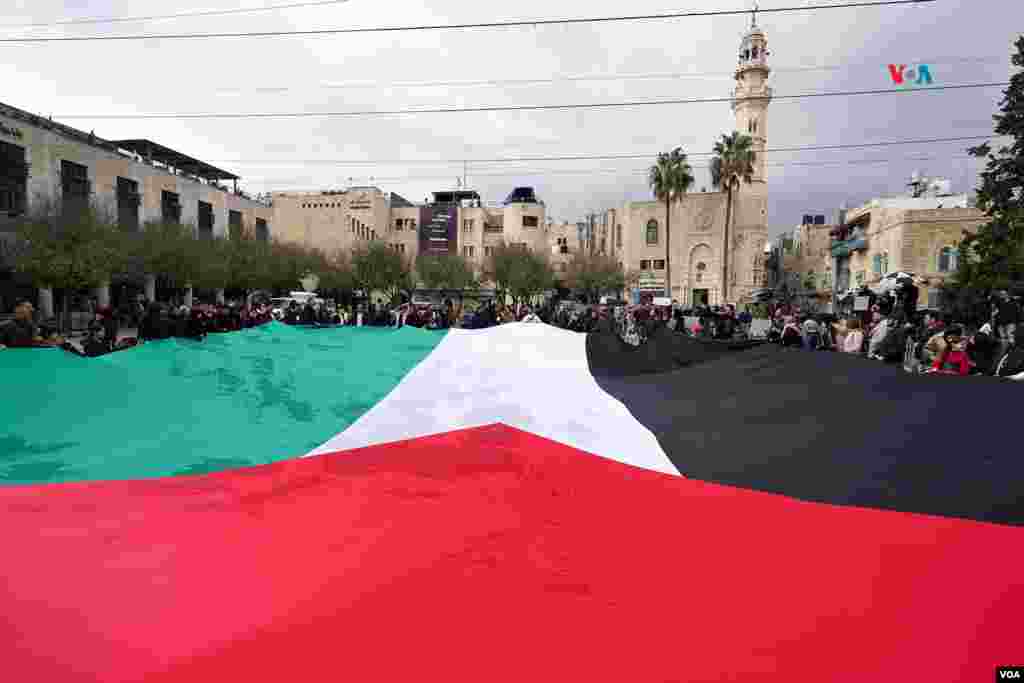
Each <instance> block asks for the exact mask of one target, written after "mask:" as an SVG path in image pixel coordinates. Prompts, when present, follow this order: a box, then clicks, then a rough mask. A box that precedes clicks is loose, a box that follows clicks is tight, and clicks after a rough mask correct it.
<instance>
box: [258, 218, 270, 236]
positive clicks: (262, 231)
mask: <svg viewBox="0 0 1024 683" xmlns="http://www.w3.org/2000/svg"><path fill="white" fill-rule="evenodd" d="M256 239H258V240H259V241H260V242H268V241H270V227H269V226H268V225H267V221H266V219H265V218H257V219H256Z"/></svg>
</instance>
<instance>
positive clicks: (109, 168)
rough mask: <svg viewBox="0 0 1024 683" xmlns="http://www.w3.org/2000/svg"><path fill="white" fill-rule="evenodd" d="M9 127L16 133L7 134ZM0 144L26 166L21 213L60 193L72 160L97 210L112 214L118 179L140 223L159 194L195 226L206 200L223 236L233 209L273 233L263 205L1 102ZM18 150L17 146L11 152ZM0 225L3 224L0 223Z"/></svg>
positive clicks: (158, 206) (158, 209)
mask: <svg viewBox="0 0 1024 683" xmlns="http://www.w3.org/2000/svg"><path fill="white" fill-rule="evenodd" d="M7 131H14V132H15V134H13V135H11V134H7ZM0 142H3V143H5V144H6V149H8V150H10V149H12V148H20V151H21V153H23V154H24V161H25V163H26V164H27V167H28V175H27V177H26V179H25V185H24V189H23V192H24V194H23V196H22V197H21V198H20V201H21V202H22V206H21V212H20V213H23V212H26V211H27V212H31V211H33V210H34V209H37V208H42V207H45V206H47V205H50V206H53V205H56V204H57V203H59V202H60V201H61V199H62V196H63V191H64V190H63V188H64V185H63V179H62V178H61V168H62V162H71V163H73V164H76V165H78V166H80V167H84V169H85V174H86V175H85V177H84V179H85V180H87V181H88V185H87V186H86V187H87V192H88V194H89V199H90V200H91V201H92V203H93V204H94V205H95V206H97V208H99V209H100V210H103V211H106V212H107V213H109V214H110V215H112V216H117V215H118V212H117V187H118V178H122V179H125V180H129V181H132V182H134V183H135V184H136V187H137V190H136V193H137V194H138V195H139V204H138V207H139V210H138V220H139V223H140V224H141V223H145V222H146V221H150V220H160V219H161V218H162V214H163V203H162V198H163V192H165V191H166V192H171V193H174V194H175V195H177V196H178V199H179V202H180V205H181V218H180V220H181V221H182V222H183V223H186V224H197V223H198V218H199V216H198V213H199V203H200V202H203V203H204V204H209V205H210V206H211V207H212V212H213V233H214V234H215V235H224V234H226V232H227V226H228V224H229V220H230V213H229V212H232V211H235V212H238V213H240V214H241V216H242V220H243V221H244V222H245V223H246V224H247V225H249V226H250V227H252V226H255V224H256V221H257V219H259V220H261V221H265V224H266V227H267V230H268V231H269V232H271V233H272V227H271V226H272V225H273V221H272V216H271V211H270V208H269V207H268V206H267V204H266V203H264V202H261V201H256V200H254V199H250V198H248V197H245V196H242V195H239V194H236V193H234V192H231V191H230V190H227V189H225V188H222V187H218V186H216V185H213V184H210V183H208V182H204V181H202V180H200V179H197V178H195V177H190V176H188V175H185V174H184V173H182V172H177V173H175V172H172V171H171V170H170V169H168V168H165V167H162V166H160V165H157V164H153V163H147V162H145V161H143V160H140V159H139V158H138V157H136V156H134V155H132V154H128V153H126V152H123V151H118V148H117V146H116V145H114V144H113V143H111V142H108V141H105V140H101V139H99V138H96V137H95V136H93V135H91V134H88V133H85V132H83V131H79V130H75V129H73V128H70V127H68V126H64V125H61V124H56V123H53V122H52V121H50V120H48V119H43V118H41V117H37V116H34V115H32V114H29V113H28V112H24V111H22V110H19V109H15V108H13V107H10V106H7V105H2V104H0ZM15 151H17V150H15ZM0 163H2V162H0ZM18 213H19V212H18V211H9V210H7V207H6V206H5V207H4V213H3V217H2V218H0V221H4V220H6V221H7V222H9V221H10V220H11V219H12V218H15V217H16V216H15V215H13V214H18ZM0 229H2V224H0Z"/></svg>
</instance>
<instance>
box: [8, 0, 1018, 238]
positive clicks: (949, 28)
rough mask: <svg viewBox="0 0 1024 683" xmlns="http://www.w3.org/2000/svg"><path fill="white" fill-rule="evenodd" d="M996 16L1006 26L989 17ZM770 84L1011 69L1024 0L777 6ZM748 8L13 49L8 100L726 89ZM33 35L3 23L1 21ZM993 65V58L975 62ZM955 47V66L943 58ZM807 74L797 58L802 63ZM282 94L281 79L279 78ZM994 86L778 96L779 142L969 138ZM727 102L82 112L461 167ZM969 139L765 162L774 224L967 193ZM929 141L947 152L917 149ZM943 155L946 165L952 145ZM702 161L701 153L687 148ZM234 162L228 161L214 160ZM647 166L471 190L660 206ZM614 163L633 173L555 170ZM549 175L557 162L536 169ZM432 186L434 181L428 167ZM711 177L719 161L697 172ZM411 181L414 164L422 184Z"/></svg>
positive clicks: (253, 149) (611, 7)
mask: <svg viewBox="0 0 1024 683" xmlns="http://www.w3.org/2000/svg"><path fill="white" fill-rule="evenodd" d="M183 2H184V4H181V3H179V4H178V5H175V10H176V11H189V10H200V9H213V8H218V9H219V8H226V7H243V6H252V5H253V4H254V3H253V2H252V0H215V1H214V0H183ZM737 5H742V3H737V2H735V0H728V1H726V0H720V1H716V0H702V2H701V4H700V7H699V8H700V9H716V8H718V9H733V8H735V7H736V6H737ZM666 9H668V8H666V7H665V6H664V5H663V4H660V3H657V2H650V1H646V2H641V3H639V4H637V3H633V4H630V5H628V6H626V7H624V6H623V5H622V4H621V3H613V2H611V1H610V0H593V1H591V2H586V3H584V2H579V1H575V0H574V1H570V2H564V3H560V4H558V5H557V6H554V5H552V4H551V3H543V2H540V1H539V0H522V2H520V3H517V4H516V5H506V6H495V5H493V4H483V5H482V4H480V3H471V2H466V1H465V0H433V1H432V2H431V3H430V7H425V6H423V4H422V3H418V2H414V1H413V0H394V1H393V2H388V3H371V2H366V0H352V2H350V3H346V4H344V5H339V6H331V7H322V8H310V9H301V10H290V11H285V12H271V13H257V14H251V15H237V16H233V17H208V18H203V19H188V20H175V21H162V22H157V23H153V24H146V23H141V24H113V25H78V26H65V27H50V28H37V29H30V31H31V32H32V34H33V35H90V34H95V33H129V32H141V31H161V32H163V31H174V32H178V31H183V32H188V31H200V32H209V31H243V30H251V31H259V30H280V29H289V28H294V29H318V28H330V27H342V26H375V25H377V26H380V25H397V24H415V23H446V22H472V21H493V20H496V19H523V18H559V17H582V16H600V15H615V14H622V13H624V12H630V13H644V12H661V11H666ZM161 13H167V9H166V5H165V3H163V2H160V1H159V0H133V1H129V0H111V1H104V2H100V1H99V0H76V2H75V3H74V4H70V3H68V2H65V1H64V0H33V1H32V2H28V1H27V0H18V1H17V2H15V3H14V9H12V10H10V11H9V13H8V14H9V15H11V16H9V17H8V18H7V19H6V20H5V21H6V22H7V23H19V22H25V21H44V20H47V19H67V18H72V17H97V16H137V15H145V14H161ZM994 18H995V19H994ZM759 23H760V24H761V25H762V27H763V28H764V30H765V31H766V33H767V36H768V39H769V47H770V49H771V50H772V53H773V54H772V58H771V59H772V63H773V65H774V66H776V67H779V68H778V70H777V71H776V72H775V73H774V74H773V76H772V87H773V88H774V89H775V92H776V93H777V94H784V93H794V92H813V91H830V90H849V89H866V88H886V87H889V84H888V82H887V79H888V72H887V68H886V65H887V64H888V63H913V62H917V61H927V60H929V59H931V60H935V62H936V63H935V64H934V66H933V74H934V76H935V79H936V83H937V84H942V83H967V82H982V81H1000V80H1007V78H1008V76H1009V75H1010V73H1011V72H1010V69H1011V67H1010V63H1009V54H1010V51H1011V44H1012V41H1013V39H1014V38H1015V33H1014V31H1013V30H1012V29H1013V28H1014V27H1018V28H1019V27H1020V26H1024V4H1022V3H1019V2H1017V1H1016V0H994V1H993V2H988V3H986V4H985V9H984V11H978V7H977V6H975V4H974V3H969V2H967V0H951V1H947V2H941V3H927V4H924V5H919V6H910V7H905V8H892V7H890V8H861V9H844V10H829V11H818V12H803V13H789V14H763V15H761V18H760V20H759ZM748 26H749V18H747V17H719V18H701V19H681V20H674V21H662V22H637V23H630V24H599V25H575V26H567V27H539V28H527V29H504V30H497V31H437V32H418V33H384V34H370V35H342V36H332V37H324V38H308V39H306V38H273V39H271V38H268V39H253V40H234V39H229V40H208V41H207V40H203V41H146V42H141V43H135V42H108V43H70V44H44V45H0V82H2V83H4V89H3V90H4V93H3V95H2V97H3V99H4V101H6V102H9V103H10V104H12V105H14V106H18V107H21V108H23V109H28V110H30V111H35V112H39V113H43V114H51V113H52V114H54V115H55V117H56V118H59V117H60V115H61V114H83V113H85V114H88V113H121V114H131V113H140V112H146V113H148V112H216V111H252V112H274V111H277V112H284V111H345V110H352V109H398V108H418V107H437V106H481V105H513V104H551V103H571V102H605V101H623V100H646V99H668V98H695V97H721V96H727V95H728V94H730V93H731V91H732V87H733V84H734V83H733V81H732V79H731V77H730V73H731V70H732V69H733V67H734V66H735V63H736V52H737V49H738V46H739V41H740V38H741V36H742V35H743V33H744V31H745V30H746V29H747V27H748ZM26 31H29V30H28V29H11V28H3V27H2V26H0V35H25V34H26ZM978 58H988V59H981V60H979V59H978ZM943 59H945V62H944V63H943V62H942V60H943ZM811 67H815V68H817V70H807V69H809V68H811ZM796 68H803V69H804V70H803V71H800V70H794V69H796ZM615 73H629V74H665V73H686V74H692V75H691V76H690V77H687V78H676V79H653V78H649V79H632V80H619V81H615V80H596V81H564V80H563V81H559V82H556V83H549V84H542V85H513V86H507V87H501V86H483V85H481V86H472V87H450V86H436V87H431V88H409V87H388V86H389V84H393V83H409V82H438V81H467V80H502V79H534V78H558V77H565V76H580V75H587V74H591V75H594V74H597V75H600V74H615ZM353 82H358V83H379V84H381V87H379V88H321V87H318V86H319V85H320V84H324V83H328V84H330V83H334V84H345V83H353ZM281 88H286V89H287V90H284V91H282V90H280V89H281ZM999 99H1000V93H999V91H998V90H984V91H981V90H972V91H959V92H956V91H950V92H944V93H928V94H916V95H915V94H901V95H887V96H863V97H849V98H818V99H811V100H795V101H781V100H779V101H776V102H774V103H773V104H772V105H771V107H770V109H769V122H768V125H769V147H773V146H774V147H781V146H786V147H789V146H804V145H831V144H842V143H860V142H867V141H879V140H895V139H908V138H930V137H948V136H953V135H969V134H973V133H975V132H978V133H987V132H989V131H990V130H991V115H992V114H993V113H994V112H995V111H996V108H997V103H998V101H999ZM732 121H733V115H732V112H731V110H730V108H729V106H728V104H727V103H717V104H695V105H671V106H668V105H667V106H659V107H636V108H629V109H608V110H588V111H573V112H566V111H543V112H540V111H538V112H507V113H480V114H444V115H434V114H431V115H420V116H389V117H379V118H376V117H374V118H365V119H355V118H338V119H319V118H314V119H283V120H274V119H269V120H268V119H258V120H239V121H211V120H191V121H167V120H159V121H154V120H143V121H130V120H124V121H89V120H82V121H78V120H76V121H68V123H70V124H71V125H75V126H77V127H79V128H84V129H85V130H92V129H95V130H96V133H97V134H98V135H100V136H102V137H106V138H111V139H119V138H132V137H146V138H152V139H154V140H157V141H159V142H161V143H163V144H165V145H167V146H170V147H172V148H176V149H180V150H181V151H182V152H185V153H187V154H190V155H192V156H195V157H198V158H202V159H208V160H210V161H211V162H214V161H216V160H220V159H236V160H237V159H241V160H267V159H285V160H287V159H292V160H295V159H385V160H394V159H403V158H405V159H456V160H457V159H460V158H492V157H506V156H540V155H577V154H602V153H610V154H616V153H648V152H650V153H651V155H652V158H653V155H654V153H656V152H657V151H659V150H664V149H669V148H671V147H674V146H676V145H682V146H683V147H684V148H685V149H686V150H687V151H689V152H691V153H695V152H706V151H709V150H710V148H711V145H712V143H713V141H714V140H715V139H716V138H717V137H718V136H719V135H721V134H722V133H724V132H728V131H730V130H732V128H733V125H732ZM966 146H967V145H966V144H965V145H960V146H957V145H932V146H924V147H913V148H907V147H895V148H878V149H872V150H850V151H843V152H840V153H836V154H826V153H823V152H822V153H802V154H789V153H787V154H782V153H779V154H774V155H772V156H771V158H770V159H769V162H805V161H815V160H833V159H847V160H858V159H877V158H891V159H892V161H890V162H887V163H885V164H869V165H868V164H865V165H856V164H848V163H838V164H834V165H817V166H796V165H792V166H769V169H768V173H769V182H770V184H771V186H770V195H769V196H770V204H769V220H770V223H769V224H770V228H771V230H772V231H773V232H778V231H779V230H782V229H785V228H788V227H790V226H792V225H793V224H795V223H796V222H797V221H798V220H799V218H800V216H802V215H803V214H805V213H826V214H829V215H834V213H835V210H836V209H837V208H838V206H839V204H841V203H843V202H844V201H846V202H850V203H855V202H856V201H863V200H865V199H869V198H871V196H873V195H874V194H876V193H880V192H884V193H895V192H899V191H902V189H903V184H904V183H905V182H906V181H905V178H906V177H907V176H909V174H910V172H911V171H912V170H914V169H915V168H920V169H921V170H922V171H924V172H925V173H927V174H931V175H947V176H949V177H950V178H951V179H952V180H953V181H954V186H955V187H957V188H958V189H965V188H964V185H965V183H966V184H971V185H973V182H974V180H973V179H974V176H975V174H976V171H977V162H974V161H970V162H967V163H965V162H964V161H963V160H958V159H955V158H954V157H955V156H957V155H960V156H962V155H963V147H966ZM922 154H925V155H930V156H934V157H936V159H935V160H933V161H927V162H922V161H913V160H907V159H904V157H909V156H913V155H922ZM940 157H941V158H940ZM693 161H694V163H695V164H706V161H707V159H706V158H705V157H700V158H694V160H693ZM220 165H223V166H227V167H228V168H235V166H232V165H231V164H220ZM236 166H237V170H238V171H239V172H240V173H241V174H242V175H243V176H244V179H243V185H245V186H247V187H248V188H249V189H251V190H254V191H265V190H269V189H279V187H280V186H281V185H285V184H287V185H288V186H289V187H288V189H296V186H297V185H300V184H301V185H305V186H306V187H308V188H309V189H320V188H323V187H338V186H340V185H343V184H344V183H345V181H346V179H347V178H348V177H350V176H352V177H361V178H367V177H369V176H371V175H372V176H375V177H379V178H383V177H405V178H409V179H407V180H401V181H394V182H386V183H385V182H381V185H382V186H383V187H384V189H385V190H391V191H395V192H398V193H399V194H402V195H403V196H406V197H411V198H419V197H423V196H426V195H427V194H428V193H429V192H431V191H433V190H436V189H442V188H447V187H449V186H453V185H454V182H455V177H456V176H457V175H459V174H461V172H462V164H461V163H457V162H456V163H453V164H440V165H431V166H429V167H424V166H423V165H415V164H408V165H405V166H402V165H397V166H396V165H394V164H389V165H381V166H378V167H368V166H366V165H331V164H316V165H309V166H307V167H305V168H302V167H301V166H300V167H296V166H294V165H292V166H287V165H282V164H280V163H279V164H262V165H261V164H252V163H238V164H236ZM644 166H645V162H644V161H643V160H632V161H624V162H621V163H619V162H604V161H595V162H580V161H571V162H564V163H556V162H547V163H543V164H523V165H514V166H512V168H517V169H520V170H521V171H522V173H521V175H518V176H500V177H499V176H495V175H488V174H496V173H503V172H505V171H507V170H508V169H509V167H510V165H508V164H504V165H503V164H471V165H470V170H469V176H470V182H471V183H472V184H473V185H474V186H475V187H476V188H477V189H478V190H479V191H480V192H481V194H483V195H484V196H485V197H486V198H487V199H491V200H496V199H501V198H503V197H504V196H505V195H506V194H507V193H508V191H509V190H510V188H512V187H514V186H517V185H529V184H532V185H534V186H535V187H536V188H537V190H538V194H540V195H541V197H542V199H544V200H545V201H546V202H547V204H548V207H549V209H550V211H551V213H552V215H554V216H555V217H557V218H561V219H567V220H575V219H577V218H579V217H580V216H582V215H583V214H585V213H587V212H589V211H596V210H601V209H605V208H609V207H612V206H616V205H620V204H621V203H622V202H623V201H625V200H627V199H647V198H648V197H649V190H648V189H647V187H646V185H645V182H644V178H643V175H642V174H641V173H637V171H638V170H639V169H642V168H643V167H644ZM587 168H593V169H608V168H612V169H621V172H620V173H617V174H616V173H604V172H602V173H597V172H595V173H593V174H591V175H588V174H586V173H580V174H569V173H564V172H562V171H586V169H587ZM536 171H546V172H548V173H549V174H540V175H538V174H537V173H536ZM428 174H429V175H437V176H440V177H438V178H429V179H428V178H422V177H419V176H422V175H428ZM697 175H698V182H697V184H696V188H695V189H696V190H697V191H699V188H700V186H702V185H707V184H708V182H707V174H706V171H705V170H703V169H698V171H697ZM414 177H415V178H414Z"/></svg>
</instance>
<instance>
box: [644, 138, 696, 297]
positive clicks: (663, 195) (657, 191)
mask: <svg viewBox="0 0 1024 683" xmlns="http://www.w3.org/2000/svg"><path fill="white" fill-rule="evenodd" d="M647 182H648V184H649V185H650V186H651V191H652V192H653V193H654V197H655V198H656V199H657V200H658V201H663V202H665V289H666V291H667V292H668V296H669V298H671V297H672V260H671V251H670V247H671V235H672V231H671V227H672V226H671V224H670V216H671V212H670V209H671V207H672V200H673V199H679V198H681V197H682V196H683V195H684V194H686V191H687V190H689V189H690V185H692V184H693V169H692V168H690V164H689V163H687V161H686V153H685V152H683V148H682V147H676V148H675V149H674V150H672V151H671V152H662V153H661V154H659V155H658V158H657V159H656V160H655V162H654V165H653V166H651V168H650V170H649V171H648V173H647Z"/></svg>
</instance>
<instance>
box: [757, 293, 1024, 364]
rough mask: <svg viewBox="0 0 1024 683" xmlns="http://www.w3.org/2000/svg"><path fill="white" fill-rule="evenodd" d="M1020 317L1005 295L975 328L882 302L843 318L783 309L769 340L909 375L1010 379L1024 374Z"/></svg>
mask: <svg viewBox="0 0 1024 683" xmlns="http://www.w3.org/2000/svg"><path fill="white" fill-rule="evenodd" d="M1020 318H1021V305H1020V302H1018V301H1016V300H1015V299H1013V298H1012V297H1011V296H1010V295H1009V293H1007V292H999V293H998V294H997V295H996V296H995V297H993V300H992V302H991V311H990V316H989V319H988V320H987V321H985V322H984V323H983V324H981V325H977V326H971V325H968V324H965V323H963V322H958V321H957V320H955V319H954V318H952V317H951V316H948V315H943V314H941V313H939V312H936V311H925V312H921V313H918V312H917V311H916V310H915V309H914V308H913V307H903V306H900V305H899V304H898V302H897V303H896V304H895V305H894V304H893V302H892V301H891V300H887V299H886V298H880V300H879V301H878V302H876V303H873V304H871V305H870V306H869V307H868V309H867V310H865V311H863V312H859V313H856V314H851V315H848V316H845V317H837V316H833V315H806V314H804V315H801V314H800V313H799V312H798V311H796V312H793V311H784V310H781V309H780V310H778V311H777V312H776V313H775V315H774V317H773V325H772V329H771V331H770V333H769V339H770V340H772V341H777V342H778V343H780V344H782V345H783V346H786V347H797V348H801V349H804V350H808V351H818V350H824V351H837V352H840V353H848V354H854V355H858V356H862V357H864V358H866V359H870V360H875V361H881V362H887V363H902V364H903V365H904V367H905V368H906V369H907V370H908V371H911V372H920V373H941V374H948V375H959V376H966V375H972V374H979V375H996V376H1000V377H1011V376H1016V375H1018V374H1020V373H1021V372H1024V350H1022V349H1021V347H1020V346H1019V339H1018V334H1017V328H1018V325H1019V324H1020Z"/></svg>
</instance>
